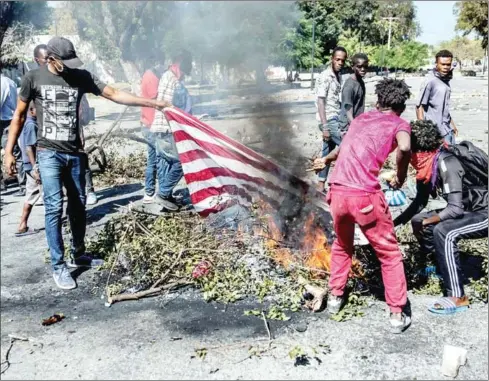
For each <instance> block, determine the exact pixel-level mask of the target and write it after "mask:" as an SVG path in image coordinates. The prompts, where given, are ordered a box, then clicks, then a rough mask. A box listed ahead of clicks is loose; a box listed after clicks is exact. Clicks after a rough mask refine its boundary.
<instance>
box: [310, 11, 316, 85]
mask: <svg viewBox="0 0 489 381" xmlns="http://www.w3.org/2000/svg"><path fill="white" fill-rule="evenodd" d="M316 4H317V3H316V2H314V14H313V17H312V49H311V90H312V89H314V44H315V37H316V12H317V6H316Z"/></svg>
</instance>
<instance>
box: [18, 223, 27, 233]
mask: <svg viewBox="0 0 489 381" xmlns="http://www.w3.org/2000/svg"><path fill="white" fill-rule="evenodd" d="M26 231H27V224H26V223H25V222H24V221H22V222H21V223H20V225H19V227H18V229H17V233H25V232H26Z"/></svg>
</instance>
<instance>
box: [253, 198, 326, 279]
mask: <svg viewBox="0 0 489 381" xmlns="http://www.w3.org/2000/svg"><path fill="white" fill-rule="evenodd" d="M258 209H259V210H260V212H261V213H260V214H261V215H260V219H261V220H262V224H259V225H258V226H255V227H254V229H253V233H254V235H258V236H262V237H264V238H266V241H265V246H266V248H267V249H268V250H269V251H270V252H271V253H272V255H273V258H274V260H275V261H276V262H277V263H278V264H280V265H282V266H284V267H286V268H288V267H290V266H291V265H293V264H296V265H300V266H303V267H307V268H310V269H313V270H323V271H326V272H329V268H330V256H331V254H330V249H329V246H328V243H327V242H328V240H327V237H326V233H325V231H324V230H323V229H322V228H321V227H320V226H318V225H317V224H315V215H314V213H312V212H311V214H310V215H309V216H308V218H307V220H306V222H305V224H304V238H303V239H302V241H301V242H300V244H299V245H298V246H299V247H298V248H297V250H292V249H290V248H287V247H283V241H284V236H283V233H282V231H281V230H280V228H279V227H278V226H277V224H276V222H275V219H274V217H273V210H272V208H271V207H270V206H269V205H268V204H266V203H264V202H260V203H259V204H258ZM264 226H265V227H264ZM317 275H318V276H320V275H324V273H321V272H317Z"/></svg>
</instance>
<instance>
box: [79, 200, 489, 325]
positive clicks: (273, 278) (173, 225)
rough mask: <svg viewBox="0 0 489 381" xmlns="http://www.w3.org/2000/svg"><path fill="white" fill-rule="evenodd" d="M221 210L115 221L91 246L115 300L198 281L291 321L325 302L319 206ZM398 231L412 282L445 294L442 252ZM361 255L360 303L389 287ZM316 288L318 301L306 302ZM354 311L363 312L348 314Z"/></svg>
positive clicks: (480, 288)
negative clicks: (282, 213) (231, 216)
mask: <svg viewBox="0 0 489 381" xmlns="http://www.w3.org/2000/svg"><path fill="white" fill-rule="evenodd" d="M219 214H220V213H218V214H217V215H216V216H214V217H212V216H210V217H208V218H207V219H203V218H201V217H199V216H198V215H196V214H194V213H192V212H181V213H174V214H166V215H161V216H153V215H148V214H142V213H140V212H137V211H135V210H131V211H129V212H126V213H125V214H123V215H121V216H119V217H115V218H113V219H112V220H110V221H109V222H108V223H107V224H106V226H105V228H104V229H103V231H102V232H101V233H99V235H98V236H97V237H96V238H95V240H93V241H91V242H90V244H89V250H90V251H92V252H95V253H98V254H99V255H100V256H101V257H102V258H104V259H105V267H104V269H103V270H104V272H105V275H106V276H104V277H101V279H103V282H104V286H105V290H106V296H107V301H108V303H109V304H112V303H115V302H118V301H123V300H134V299H139V298H142V297H148V296H155V295H161V294H162V293H164V292H170V291H171V290H175V289H177V288H180V287H185V286H192V287H194V288H196V289H198V290H200V291H201V293H202V296H203V298H204V299H205V300H207V301H217V302H222V303H232V302H236V301H238V300H240V299H244V298H249V297H251V298H256V299H258V300H259V301H260V302H266V303H267V304H268V305H269V309H268V315H267V318H270V319H279V320H286V319H287V316H286V315H285V311H287V310H291V311H297V310H298V309H299V308H300V307H301V305H302V304H304V303H305V304H306V305H307V307H309V308H310V309H313V310H317V309H319V308H320V306H319V304H322V298H323V297H324V296H325V294H326V292H325V291H324V290H325V289H326V280H327V276H328V273H329V261H330V248H329V243H330V238H331V237H328V236H327V235H329V233H328V230H327V228H325V226H324V225H322V224H321V223H320V221H321V218H319V216H318V215H316V214H315V213H314V211H306V213H300V215H299V216H298V217H295V218H294V219H292V220H291V221H283V220H280V219H278V218H277V214H276V213H273V211H271V210H270V209H269V208H267V206H266V205H264V204H257V205H255V206H254V207H253V208H252V210H251V214H249V215H248V217H247V218H245V219H243V220H240V221H238V223H237V224H234V225H233V224H232V223H230V222H229V220H228V219H225V220H226V221H225V224H224V225H221V226H219V225H216V224H215V222H216V218H217V217H219V216H218V215H219ZM301 216H302V217H301ZM221 217H222V216H221ZM398 236H399V239H400V243H401V247H402V250H403V252H404V254H405V269H406V273H407V278H408V283H409V286H410V288H411V289H414V290H415V291H417V292H423V293H439V292H440V291H441V289H440V287H439V281H438V280H435V279H434V278H433V277H431V276H430V274H427V273H426V269H427V268H429V267H430V265H433V264H434V258H432V257H429V256H428V257H427V256H426V255H420V252H419V250H418V246H417V244H416V242H415V240H414V237H413V236H412V233H411V232H409V228H408V227H407V228H403V229H402V230H401V231H399V232H398ZM328 238H329V239H328ZM473 243H474V244H475V246H481V243H483V245H482V246H483V247H485V250H486V253H487V240H485V241H484V242H481V241H477V242H476V241H473V242H470V241H467V243H466V244H464V245H465V246H466V245H470V249H469V248H468V250H471V251H472V249H474V244H473ZM464 245H463V246H464ZM355 257H356V258H355V261H354V266H353V267H352V271H351V279H352V281H351V282H350V286H351V288H353V290H352V291H353V294H352V295H353V299H354V300H353V299H352V300H353V302H352V303H353V304H355V308H357V306H358V305H359V304H358V303H359V301H358V295H361V294H364V295H365V294H369V295H381V294H382V293H383V289H382V280H381V272H380V266H379V263H378V260H377V259H376V257H375V253H374V252H373V251H372V250H371V249H370V248H369V247H368V246H361V247H357V248H356V253H355ZM485 266H486V269H487V262H486V265H485ZM486 271H487V270H486ZM473 286H474V287H475V290H476V293H477V295H476V298H477V299H479V300H481V299H482V300H484V298H485V299H486V300H487V280H486V282H485V283H484V282H482V283H481V281H475V282H473ZM474 287H473V288H474ZM308 293H309V296H311V294H312V296H313V298H312V301H310V302H311V303H308V302H307V301H305V300H304V295H307V294H308ZM319 299H321V300H319ZM318 303H319V304H318ZM346 311H347V312H348V310H346ZM355 311H357V310H355ZM252 312H253V311H251V312H250V313H252ZM255 312H256V311H255ZM350 312H351V311H350ZM350 315H352V316H358V314H357V313H356V312H355V314H353V313H349V312H348V313H347V314H346V315H345V316H346V317H347V318H351V317H348V316H350Z"/></svg>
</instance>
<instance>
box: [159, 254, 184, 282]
mask: <svg viewBox="0 0 489 381" xmlns="http://www.w3.org/2000/svg"><path fill="white" fill-rule="evenodd" d="M184 252H185V249H182V250H180V252H179V253H178V256H177V258H176V259H175V261H174V262H173V263H172V264H171V266H170V267H169V268H168V270H166V272H165V273H164V274H163V275H162V276H161V278H160V279H158V280H157V281H156V282H154V284H153V285H152V286H151V288H156V286H158V285H159V284H160V283H161V282H163V281H164V280H165V279H166V277H167V276H168V275H169V274H170V271H172V270H173V268H174V267H175V266H176V265H177V263H178V261H179V260H180V258H182V255H183V253H184Z"/></svg>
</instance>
